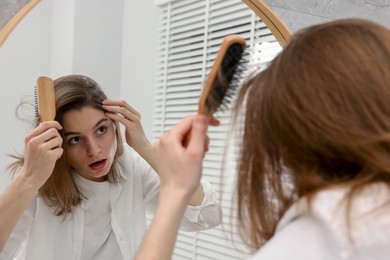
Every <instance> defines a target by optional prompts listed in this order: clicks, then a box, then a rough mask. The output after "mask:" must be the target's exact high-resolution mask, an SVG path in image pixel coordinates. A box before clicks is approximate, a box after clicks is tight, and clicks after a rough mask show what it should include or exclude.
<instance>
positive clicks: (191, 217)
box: [180, 180, 222, 231]
mask: <svg viewBox="0 0 390 260" xmlns="http://www.w3.org/2000/svg"><path fill="white" fill-rule="evenodd" d="M201 184H202V187H203V192H204V198H203V201H202V204H201V205H199V206H190V205H189V206H187V209H186V211H185V213H184V218H183V220H182V222H181V226H180V229H181V230H183V231H197V230H204V229H210V228H213V227H216V226H218V225H219V224H220V223H221V221H222V209H221V207H220V205H219V203H218V200H217V196H216V193H215V191H214V190H213V189H212V187H211V185H210V183H208V182H207V181H205V180H201Z"/></svg>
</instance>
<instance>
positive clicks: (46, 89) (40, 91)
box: [36, 77, 56, 122]
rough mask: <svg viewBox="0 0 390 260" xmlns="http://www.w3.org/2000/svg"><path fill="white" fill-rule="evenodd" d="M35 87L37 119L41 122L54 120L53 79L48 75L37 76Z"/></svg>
mask: <svg viewBox="0 0 390 260" xmlns="http://www.w3.org/2000/svg"><path fill="white" fill-rule="evenodd" d="M36 88H37V89H36V94H37V109H38V111H37V112H38V116H39V120H40V121H41V122H43V121H51V120H54V118H55V116H56V100H55V95H54V82H53V80H52V79H51V78H48V77H39V78H38V79H37V87H36Z"/></svg>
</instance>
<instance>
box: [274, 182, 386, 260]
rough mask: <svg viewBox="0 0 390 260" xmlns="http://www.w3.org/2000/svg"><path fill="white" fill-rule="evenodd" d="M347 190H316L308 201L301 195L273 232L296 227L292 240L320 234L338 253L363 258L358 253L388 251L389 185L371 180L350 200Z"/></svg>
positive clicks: (313, 238) (306, 241)
mask: <svg viewBox="0 0 390 260" xmlns="http://www.w3.org/2000/svg"><path fill="white" fill-rule="evenodd" d="M349 192H350V189H349V188H348V187H334V188H329V189H325V190H322V191H320V192H318V193H317V194H316V195H314V197H313V198H312V199H311V200H310V202H309V201H308V199H307V198H301V199H300V200H298V201H297V202H296V203H295V204H293V206H292V207H290V209H289V210H288V211H287V212H286V214H285V215H284V216H283V218H282V219H281V221H280V222H279V224H278V227H277V231H276V233H277V234H278V233H279V234H285V233H288V234H289V233H291V232H289V231H291V230H296V231H297V234H299V235H298V236H295V242H297V241H299V239H304V238H309V239H308V240H305V242H304V243H310V241H317V240H318V239H319V237H320V239H323V240H324V241H323V242H322V243H324V244H326V245H327V247H329V248H333V249H335V248H336V249H335V250H336V251H335V252H337V254H338V256H339V257H340V254H343V255H346V256H348V257H352V256H353V257H355V258H353V259H363V258H359V257H361V256H362V255H365V254H367V252H368V254H371V253H373V251H372V250H374V248H377V249H379V251H380V249H383V251H385V252H386V254H387V255H389V254H390V248H389V249H387V244H388V242H387V240H388V239H387V238H388V237H390V222H389V220H388V219H389V217H388V216H389V215H390V203H389V201H390V188H389V187H388V186H387V185H386V184H371V185H369V186H367V187H366V188H364V189H363V190H361V192H358V193H356V194H355V195H354V196H353V197H352V200H351V201H350V202H351V203H349V202H348V200H347V198H348V196H349ZM291 234H292V233H291ZM367 234H370V235H369V237H367ZM302 236H303V238H302ZM291 240H294V239H291ZM301 242H302V241H301ZM292 243H293V241H292ZM348 257H347V259H349V258H348ZM378 257H379V258H378V259H382V258H381V256H378ZM351 259H352V258H351Z"/></svg>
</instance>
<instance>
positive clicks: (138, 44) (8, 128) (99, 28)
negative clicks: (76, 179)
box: [0, 0, 157, 191]
mask: <svg viewBox="0 0 390 260" xmlns="http://www.w3.org/2000/svg"><path fill="white" fill-rule="evenodd" d="M156 13H157V8H156V7H155V6H154V5H153V3H152V1H151V0H150V1H133V0H116V1H111V0H83V1H76V0H41V2H40V3H39V4H38V5H37V6H36V7H35V8H34V9H33V10H31V11H30V12H29V13H28V14H27V15H26V17H25V18H24V19H23V20H22V21H21V22H20V23H19V24H18V26H17V27H16V28H15V29H14V31H13V32H12V33H11V34H10V36H9V37H8V39H7V40H6V41H5V42H4V44H3V46H2V47H1V48H0V87H1V89H2V95H1V97H2V102H0V106H1V112H0V120H1V122H2V127H1V129H2V131H1V134H0V143H1V147H0V191H2V190H3V189H4V188H5V186H6V185H7V184H8V182H9V180H10V178H9V174H8V172H6V166H7V165H8V164H9V163H10V161H11V160H10V159H9V158H8V157H7V156H5V154H7V153H12V152H13V151H18V152H22V151H23V138H24V135H25V134H26V133H27V131H28V130H29V127H30V126H29V125H28V124H26V123H23V122H21V121H20V120H17V119H16V118H15V110H16V107H17V105H18V104H19V102H20V100H21V98H22V97H23V96H26V95H30V96H32V94H33V87H34V85H35V82H36V79H37V77H38V76H41V75H46V76H50V77H52V78H57V77H59V76H62V75H66V74H84V75H87V76H90V77H92V78H93V79H95V80H96V81H97V82H99V84H100V85H101V86H102V87H103V88H104V89H105V91H106V93H107V95H108V96H109V97H111V98H121V99H125V100H127V101H128V102H129V103H130V104H131V105H133V106H134V107H135V108H136V109H137V110H138V111H139V112H141V114H142V119H143V124H144V129H145V132H146V134H147V136H148V137H150V136H151V133H152V129H151V127H152V106H153V94H154V93H153V89H154V76H155V67H156V62H155V60H156V57H155V55H156V50H157V40H156V29H155V28H156V27H157V20H156V19H157V14H156Z"/></svg>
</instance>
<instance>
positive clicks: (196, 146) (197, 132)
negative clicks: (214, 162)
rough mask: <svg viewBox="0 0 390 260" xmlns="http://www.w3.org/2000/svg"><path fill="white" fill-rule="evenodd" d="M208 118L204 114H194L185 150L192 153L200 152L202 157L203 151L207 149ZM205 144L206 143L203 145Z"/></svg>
mask: <svg viewBox="0 0 390 260" xmlns="http://www.w3.org/2000/svg"><path fill="white" fill-rule="evenodd" d="M208 124H209V121H208V118H207V117H205V116H196V117H195V118H194V120H193V122H192V128H191V129H192V130H191V139H190V141H189V144H188V147H187V150H188V151H190V152H193V153H196V154H198V153H200V154H201V155H202V157H203V154H204V152H205V151H206V150H207V149H208V148H207V147H208V145H207V143H208V137H207V128H208ZM205 144H206V145H205Z"/></svg>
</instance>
